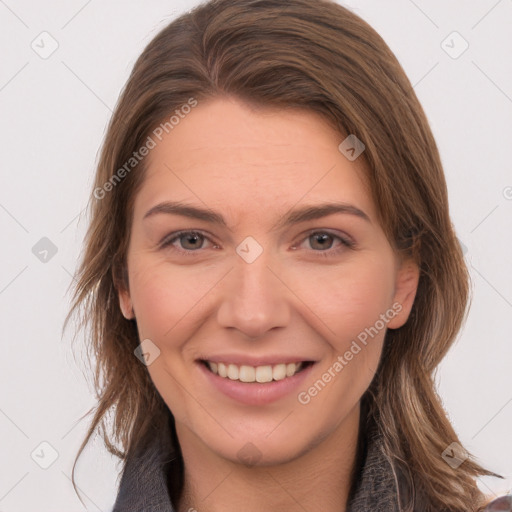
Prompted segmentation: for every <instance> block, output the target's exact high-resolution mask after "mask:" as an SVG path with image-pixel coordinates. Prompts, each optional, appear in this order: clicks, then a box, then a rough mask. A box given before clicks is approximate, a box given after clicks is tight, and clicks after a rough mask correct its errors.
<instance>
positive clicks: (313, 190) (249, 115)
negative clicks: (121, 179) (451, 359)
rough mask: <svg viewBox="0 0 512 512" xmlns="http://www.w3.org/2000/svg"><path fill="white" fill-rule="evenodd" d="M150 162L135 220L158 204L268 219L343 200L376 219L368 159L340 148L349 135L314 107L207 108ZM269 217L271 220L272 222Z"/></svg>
mask: <svg viewBox="0 0 512 512" xmlns="http://www.w3.org/2000/svg"><path fill="white" fill-rule="evenodd" d="M160 137H161V140H158V139H157V138H155V137H153V138H154V140H155V142H156V146H155V147H154V148H153V149H152V150H151V151H150V153H149V154H148V156H147V157H146V158H147V162H146V164H147V172H146V176H145V179H144V182H143V184H142V187H141V189H140V190H139V192H138V194H137V197H136V200H135V211H134V216H135V218H137V217H138V218H141V217H142V216H143V215H144V213H145V211H146V210H147V209H149V208H150V207H151V206H152V205H154V204H156V203H158V202H159V201H165V200H180V201H187V202H191V203H195V204H198V205H202V206H205V205H206V206H207V207H210V208H214V209H220V210H223V211H224V212H227V213H226V215H228V216H229V215H231V216H232V220H233V222H237V221H238V220H239V218H240V217H244V216H247V217H250V218H254V215H255V216H256V217H257V218H260V219H262V218H263V217H265V216H266V214H267V213H268V214H269V215H270V213H271V212H272V213H273V214H274V217H272V220H274V221H275V220H276V219H275V214H276V213H277V212H283V211H284V209H286V208H287V207H292V206H293V205H295V204H297V203H300V202H307V203H308V204H310V203H314V202H325V201H330V200H332V201H345V202H348V203H352V204H355V205H356V206H358V207H360V208H361V209H363V210H365V211H366V213H367V214H368V215H369V216H370V217H371V218H372V217H373V218H375V211H374V205H373V203H372V201H371V197H370V192H369V190H368V189H367V187H366V185H365V182H366V178H365V171H364V164H363V160H362V158H361V159H358V160H355V161H353V162H351V161H349V160H348V159H347V158H346V157H345V156H344V155H343V154H342V153H340V151H339V150H338V146H339V144H340V143H341V142H342V141H343V139H344V136H342V135H341V134H339V133H338V132H337V131H336V130H334V129H333V128H332V127H331V126H330V125H329V124H328V123H327V122H326V121H325V120H324V119H323V118H321V117H320V116H319V115H318V114H316V113H314V112H311V111H308V110H288V109H286V110H275V109H272V110H271V109H264V110H260V109H258V110H254V109H253V108H251V107H250V106H248V105H247V104H245V103H242V102H240V101H239V100H236V99H232V98H229V99H228V98H216V99H213V100H209V101H208V102H205V103H201V102H199V104H198V105H197V106H196V107H195V108H194V109H192V111H191V112H190V113H189V114H187V115H186V116H184V118H182V119H180V121H179V123H178V124H176V125H174V127H173V128H172V129H170V130H169V133H165V132H164V133H163V135H161V136H160ZM269 219H270V218H269Z"/></svg>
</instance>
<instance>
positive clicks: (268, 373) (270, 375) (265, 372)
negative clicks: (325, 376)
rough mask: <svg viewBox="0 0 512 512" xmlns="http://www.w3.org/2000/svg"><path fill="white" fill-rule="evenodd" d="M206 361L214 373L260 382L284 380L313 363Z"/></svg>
mask: <svg viewBox="0 0 512 512" xmlns="http://www.w3.org/2000/svg"><path fill="white" fill-rule="evenodd" d="M204 363H205V365H206V366H207V368H208V369H209V370H210V371H211V372H212V373H214V374H215V375H218V376H219V377H223V378H226V379H230V380H236V381H239V382H259V383H265V382H272V381H277V380H283V379H286V378H287V377H293V376H294V375H295V374H296V373H299V372H300V371H301V370H302V369H304V368H305V367H306V366H308V365H309V364H311V363H310V362H307V361H300V362H297V363H280V364H275V365H264V366H248V365H240V366H239V365H236V364H233V363H216V362H213V361H204Z"/></svg>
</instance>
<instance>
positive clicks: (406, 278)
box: [388, 259, 420, 329]
mask: <svg viewBox="0 0 512 512" xmlns="http://www.w3.org/2000/svg"><path fill="white" fill-rule="evenodd" d="M419 278H420V269H419V266H418V264H417V263H416V262H415V261H414V260H413V259H406V260H403V261H402V262H401V264H400V267H399V269H398V272H397V276H396V281H395V296H394V299H393V300H394V304H397V305H400V306H401V307H400V308H398V307H397V308H396V309H395V308H394V310H395V312H396V315H395V317H393V318H392V319H391V320H390V321H389V322H388V328H389V329H398V328H399V327H402V325H404V324H405V323H406V322H407V319H408V318H409V314H410V313H411V309H412V305H413V303H414V298H415V297H416V291H417V289H418V282H419Z"/></svg>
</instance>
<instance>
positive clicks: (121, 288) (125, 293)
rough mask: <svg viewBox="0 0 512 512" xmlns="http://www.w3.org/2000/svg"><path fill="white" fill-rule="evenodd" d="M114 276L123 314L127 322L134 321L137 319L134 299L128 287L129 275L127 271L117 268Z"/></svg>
mask: <svg viewBox="0 0 512 512" xmlns="http://www.w3.org/2000/svg"><path fill="white" fill-rule="evenodd" d="M113 276H114V285H115V288H116V290H117V296H118V299H119V307H120V308H121V313H122V314H123V316H124V317H125V318H126V319H127V320H132V319H133V318H135V315H134V313H133V305H132V299H131V296H130V290H129V285H128V274H127V272H126V270H124V269H123V270H121V269H120V268H119V267H115V269H114V271H113Z"/></svg>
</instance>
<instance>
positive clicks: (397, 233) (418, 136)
mask: <svg viewBox="0 0 512 512" xmlns="http://www.w3.org/2000/svg"><path fill="white" fill-rule="evenodd" d="M222 95H228V96H233V97H237V98H239V99H241V100H243V101H246V102H248V103H250V104H253V105H261V106H264V107H273V108H275V109H287V108H301V109H304V108H305V109H309V110H310V111H314V112H316V113H318V114H320V115H321V116H323V118H324V119H325V120H326V121H327V122H328V123H330V125H331V126H333V127H334V129H336V130H337V131H338V132H339V133H340V137H342V136H343V137H344V136H347V135H348V134H354V135H356V136H357V137H358V138H359V139H360V140H361V141H363V142H364V144H365V146H366V149H365V151H364V153H363V154H362V156H361V158H363V159H364V160H365V163H366V168H367V178H368V182H369V184H370V187H371V193H372V196H373V200H374V202H375V204H376V206H377V210H378V214H379V220H380V222H381V224H382V226H383V229H384V231H385V233H386V235H387V237H388V239H389V241H390V243H391V244H392V245H393V246H394V247H395V248H396V249H397V250H398V251H399V252H401V253H404V254H408V255H410V256H412V257H414V258H415V259H416V261H417V262H418V264H419V266H420V279H419V284H418V290H417V294H416V298H415V301H414V305H413V307H412V311H411V314H410V317H409V319H408V321H407V323H406V324H405V325H403V326H402V327H401V328H399V329H395V330H389V331H388V332H387V334H386V338H385V343H384V349H383V353H382V357H381V361H380V365H379V368H378V369H377V372H376V374H375V376H374V379H373V381H372V383H371V385H370V388H369V389H368V391H367V392H366V394H365V396H364V399H365V401H366V402H367V404H368V405H369V407H368V411H369V413H368V414H369V415H370V417H369V418H368V421H370V422H372V424H374V425H375V426H376V428H377V429H378V431H379V433H380V434H381V436H382V439H383V441H384V443H383V444H384V449H385V452H386V455H387V457H388V458H389V460H390V461H391V462H392V464H393V467H394V469H395V470H396V472H400V473H401V474H403V475H406V477H407V481H408V487H409V491H410V492H409V493H408V495H409V497H410V499H409V502H408V503H406V504H404V505H403V510H404V511H412V510H413V509H414V510H422V511H425V512H428V511H432V512H434V511H435V512H439V511H441V510H443V511H444V510H449V511H457V512H467V511H477V510H481V509H482V508H483V506H484V504H485V501H486V498H485V497H484V496H483V494H482V493H481V492H480V491H479V489H478V487H477V485H476V482H475V480H476V477H478V476H480V475H493V476H497V475H495V473H493V472H491V471H488V470H486V469H484V468H483V467H481V466H480V465H479V464H478V463H477V462H476V460H475V459H474V458H473V457H472V456H470V457H469V458H468V459H467V460H465V461H464V462H463V463H462V465H460V466H459V467H458V468H457V469H452V467H450V465H448V464H447V463H446V462H445V461H444V460H443V459H442V457H441V453H442V452H443V450H445V449H446V448H447V447H448V446H449V445H450V444H451V443H452V442H458V443H459V444H460V441H459V439H458V436H457V434H456V433H455V431H454V429H453V427H452V425H451V424H450V421H449V419H448V417H447V415H446V412H445V410H444V409H443V407H442V404H441V400H440V398H439V396H438V394H437V392H436V389H435V382H434V377H435V370H436V367H437V366H438V364H439V363H440V361H441V360H442V359H443V357H444V356H445V354H446V353H447V351H448V350H449V348H450V347H451V345H452V344H453V342H454V340H455V337H456V335H457V333H458V331H459V329H460V327H461V325H462V322H463V321H464V319H465V317H466V314H467V309H468V303H469V290H470V286H469V285H470V280H469V274H468V271H467V268H466V265H465V262H464V258H463V254H462V251H461V247H460V245H459V242H458V240H457V238H456V236H455V232H454V228H453V225H452V223H451V220H450V217H449V208H448V198H447V188H446V182H445V178H444V173H443V169H442V165H441V161H440V157H439V153H438V149H437V147H436V143H435V141H434V138H433V135H432V132H431V130H430V127H429V124H428V121H427V119H426V116H425V114H424V111H423V109H422V107H421V105H420V103H419V101H418V99H417V97H416V94H415V92H414V89H413V87H412V86H411V83H410V82H409V80H408V78H407V77H406V75H405V73H404V71H403V69H402V68H401V66H400V64H399V63H398V61H397V59H396V57H395V56H394V55H393V53H392V52H391V50H390V49H389V47H388V46H387V45H386V43H385V42H384V41H383V39H382V38H381V37H380V36H379V35H378V34H377V33H376V32H375V30H373V29H372V28H371V27H370V26H369V25H368V24H367V23H366V22H365V21H363V20H362V19H361V18H359V17H358V16H356V15H355V14H353V13H352V12H351V11H349V10H347V9H346V8H344V7H342V6H340V5H339V4H337V3H335V2H333V1H330V0H286V1H283V0H212V1H210V2H207V3H204V4H201V5H199V6H197V7H195V8H194V9H192V10H190V11H188V12H187V13H185V14H183V15H182V16H180V17H179V18H177V19H175V20H174V21H172V22H171V23H170V24H169V25H167V26H166V27H165V28H164V29H163V30H161V31H160V32H159V33H158V34H157V35H156V37H154V39H153V40H152V41H151V42H150V43H149V44H148V45H147V47H146V48H145V50H144V51H143V53H142V54H141V55H140V57H139V58H138V60H137V61H136V63H135V65H134V68H133V70H132V73H131V75H130V77H129V80H128V82H127V83H126V85H125V87H124V89H123V91H122V94H121V96H120V98H119V100H118V103H117V105H116V108H115V111H114V114H113V116H112V118H111V120H110V124H109V126H108V130H107V133H106V136H105V140H104V143H103V146H102V150H101V154H100V158H99V162H98V165H97V170H96V177H95V183H94V194H93V195H92V196H91V199H90V202H89V217H90V220H89V224H88V231H87V233H86V237H85V241H84V244H85V247H84V251H83V254H82V258H81V261H80V265H79V269H78V272H77V282H76V284H75V287H74V294H73V299H72V305H71V309H70V311H69V313H68V316H67V317H66V321H65V324H64V329H65V328H66V325H67V324H68V321H69V320H70V318H72V317H74V316H76V317H77V321H76V322H75V325H76V327H77V331H78V330H81V329H84V330H85V331H86V333H87V334H86V347H87V354H88V355H89V364H90V367H92V368H95V371H94V387H95V392H96V394H97V399H98V403H97V406H96V407H94V408H93V409H92V410H94V416H93V419H92V422H91V424H90V427H89V429H88V432H87V435H86V437H85V439H84V440H83V443H82V445H81V447H80V449H79V451H78V454H77V456H76V459H75V464H74V465H73V472H72V477H73V478H72V481H73V485H74V486H75V479H74V470H75V465H76V462H77V460H78V458H79V456H80V454H81V453H82V451H83V449H84V448H85V446H86V445H87V443H88V442H89V440H90V438H91V436H92V435H93V434H94V433H95V432H96V429H97V428H99V429H100V431H101V436H102V438H103V441H104V442H105V445H106V447H107V449H108V451H109V452H110V453H112V454H115V455H117V456H118V457H119V458H121V459H123V460H126V457H127V455H128V453H130V452H131V451H132V450H133V451H137V450H139V449H141V447H143V446H144V444H145V443H146V442H147V440H148V439H149V437H150V436H151V435H152V432H153V431H154V430H153V429H155V428H160V427H161V426H162V425H164V424H165V422H166V421H168V419H169V418H171V419H172V413H171V411H169V409H168V407H167V406H166V404H165V403H164V401H163V399H162V398H161V396H160V395H159V393H158V392H157V390H156V388H155V386H154V384H153V383H152V381H151V379H150V376H149V373H148V371H147V368H146V367H145V365H143V364H141V363H140V361H139V360H138V359H137V358H136V357H135V356H134V350H135V349H136V348H137V346H138V345H139V343H140V340H139V339H138V333H137V325H136V322H135V320H126V319H125V318H124V317H123V315H122V313H121V311H120V308H119V302H118V290H119V289H120V287H124V288H125V289H127V288H128V283H127V267H126V254H127V248H128V242H129V237H130V230H131V219H132V210H133V203H134V197H135V195H136V193H137V190H138V188H139V187H140V185H141V183H142V181H143V179H144V173H145V160H144V159H143V158H142V159H140V161H138V162H137V163H136V165H134V166H133V169H131V168H130V169H129V170H128V169H127V168H126V162H129V161H131V160H130V159H131V158H132V157H133V153H134V152H136V151H137V150H138V149H139V148H141V147H142V146H143V145H144V144H145V142H146V141H147V140H148V139H147V138H148V136H149V135H150V134H151V133H153V130H154V129H155V127H158V126H159V125H160V124H161V123H162V122H163V121H164V120H166V119H169V117H170V116H171V115H172V114H173V113H174V112H175V111H176V110H179V109H180V108H182V106H183V105H186V104H187V103H189V102H190V99H191V98H194V99H195V101H197V102H198V103H199V104H200V103H201V101H203V100H207V99H210V98H215V97H219V96H222ZM341 140H342V139H341V138H340V141H341ZM132 163H133V162H132ZM123 166H124V169H125V172H124V173H123V172H120V169H122V168H123ZM120 178H122V179H120ZM107 183H110V185H106V184H107ZM75 334H76V333H75ZM91 356H92V357H93V358H94V359H95V361H94V362H93V364H91V363H90V357H91ZM92 410H91V411H89V413H91V412H92ZM89 413H88V414H89ZM110 415H111V416H112V418H111V420H112V421H111V424H110V425H109V426H108V428H107V426H106V423H105V421H106V420H107V419H108V418H109V416H110ZM171 424H172V422H171ZM174 434H175V432H174ZM75 491H76V486H75Z"/></svg>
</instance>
